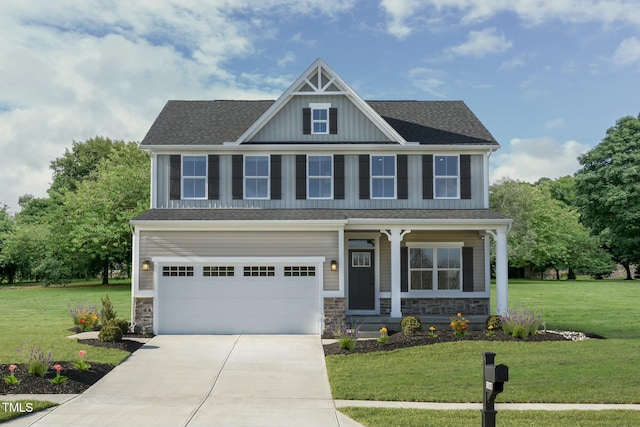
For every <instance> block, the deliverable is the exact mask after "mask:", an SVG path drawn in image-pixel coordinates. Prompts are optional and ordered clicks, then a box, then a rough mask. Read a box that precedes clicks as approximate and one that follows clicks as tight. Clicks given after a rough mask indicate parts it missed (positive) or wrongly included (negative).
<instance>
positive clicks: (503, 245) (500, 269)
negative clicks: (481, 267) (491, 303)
mask: <svg viewBox="0 0 640 427" xmlns="http://www.w3.org/2000/svg"><path fill="white" fill-rule="evenodd" d="M494 238H495V239H496V309H497V312H498V314H505V313H506V312H507V309H508V291H509V261H508V260H509V255H508V253H507V229H506V228H499V229H497V230H496V234H495V236H494Z"/></svg>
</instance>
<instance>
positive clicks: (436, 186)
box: [433, 154, 460, 200]
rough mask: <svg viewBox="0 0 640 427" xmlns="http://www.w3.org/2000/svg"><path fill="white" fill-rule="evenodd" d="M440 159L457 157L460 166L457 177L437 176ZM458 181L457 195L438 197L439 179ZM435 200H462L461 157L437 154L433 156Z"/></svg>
mask: <svg viewBox="0 0 640 427" xmlns="http://www.w3.org/2000/svg"><path fill="white" fill-rule="evenodd" d="M438 157H455V158H456V161H457V164H458V167H457V169H458V173H457V174H456V175H437V173H436V170H437V161H438V160H437V159H438ZM451 178H455V179H456V195H455V196H438V190H437V189H438V185H437V184H438V180H439V179H451ZM433 198H434V199H442V200H446V199H448V200H455V199H459V198H460V156H459V155H457V154H435V155H434V156H433Z"/></svg>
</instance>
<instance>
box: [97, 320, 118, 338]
mask: <svg viewBox="0 0 640 427" xmlns="http://www.w3.org/2000/svg"><path fill="white" fill-rule="evenodd" d="M122 335H123V334H122V329H120V328H119V327H117V326H116V325H114V324H113V323H109V324H108V325H107V326H105V327H103V328H102V329H100V333H99V334H98V341H100V342H120V341H122Z"/></svg>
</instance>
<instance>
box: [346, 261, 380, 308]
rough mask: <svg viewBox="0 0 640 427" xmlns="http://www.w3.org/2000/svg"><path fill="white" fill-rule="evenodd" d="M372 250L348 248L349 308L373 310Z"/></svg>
mask: <svg viewBox="0 0 640 427" xmlns="http://www.w3.org/2000/svg"><path fill="white" fill-rule="evenodd" d="M373 252H374V251H373V250H365V249H357V250H356V249H352V250H349V310H375V308H376V300H375V297H376V290H375V274H374V271H375V270H374V266H373V260H374V257H373Z"/></svg>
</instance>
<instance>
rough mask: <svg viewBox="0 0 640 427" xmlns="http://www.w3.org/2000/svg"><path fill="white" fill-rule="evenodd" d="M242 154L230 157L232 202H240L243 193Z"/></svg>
mask: <svg viewBox="0 0 640 427" xmlns="http://www.w3.org/2000/svg"><path fill="white" fill-rule="evenodd" d="M243 162H244V159H243V156H242V154H234V155H233V156H231V194H232V197H233V199H234V200H242V197H243V193H244V185H243V181H244V176H243V174H244V166H243Z"/></svg>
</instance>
